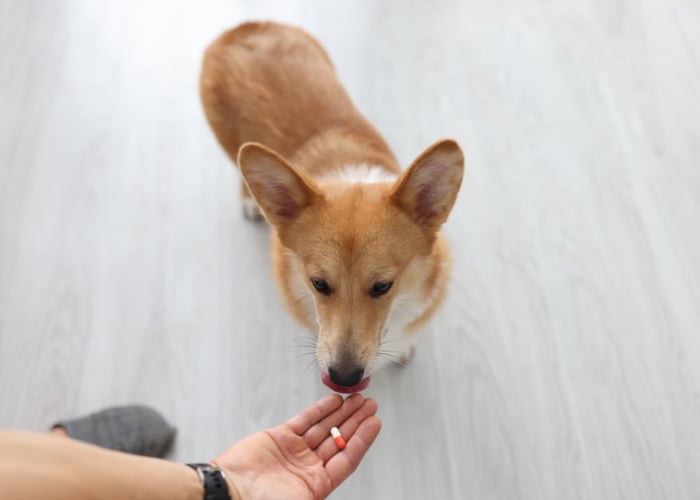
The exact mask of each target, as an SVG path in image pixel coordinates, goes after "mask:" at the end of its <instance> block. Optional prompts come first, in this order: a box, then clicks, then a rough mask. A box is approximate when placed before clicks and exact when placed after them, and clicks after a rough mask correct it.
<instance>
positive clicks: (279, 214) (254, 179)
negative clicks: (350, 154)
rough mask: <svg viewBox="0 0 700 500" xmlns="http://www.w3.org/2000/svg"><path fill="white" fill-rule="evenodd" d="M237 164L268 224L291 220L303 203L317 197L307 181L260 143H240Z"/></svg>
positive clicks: (283, 222) (300, 209)
mask: <svg viewBox="0 0 700 500" xmlns="http://www.w3.org/2000/svg"><path fill="white" fill-rule="evenodd" d="M238 167H239V168H240V170H241V174H242V175H243V179H244V180H245V182H246V184H247V185H248V189H249V190H250V192H251V194H252V195H253V198H255V201H256V202H257V203H258V206H260V209H261V210H262V211H263V214H264V215H265V218H266V219H267V220H268V222H269V223H270V224H274V225H276V226H280V225H284V224H286V223H289V222H291V221H292V220H294V219H295V218H296V217H297V216H298V215H299V213H300V212H301V211H302V210H303V209H304V207H307V206H309V205H310V204H312V203H313V202H314V201H315V200H317V199H319V198H320V197H321V194H320V193H319V192H318V191H317V190H316V189H315V188H314V187H313V186H312V184H311V181H309V180H308V179H305V178H304V176H303V175H302V174H301V173H299V172H298V171H297V170H296V169H295V168H294V167H293V166H292V165H290V164H289V162H288V161H287V160H285V159H284V158H282V157H281V156H280V155H278V154H277V153H275V152H274V151H273V150H271V149H269V148H267V147H265V146H263V145H262V144H257V143H254V142H249V143H246V144H244V145H243V146H242V147H241V148H240V149H239V150H238Z"/></svg>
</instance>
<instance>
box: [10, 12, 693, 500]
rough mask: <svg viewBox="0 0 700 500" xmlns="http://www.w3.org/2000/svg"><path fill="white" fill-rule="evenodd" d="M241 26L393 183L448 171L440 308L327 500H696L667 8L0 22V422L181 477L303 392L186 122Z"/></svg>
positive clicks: (677, 119)
mask: <svg viewBox="0 0 700 500" xmlns="http://www.w3.org/2000/svg"><path fill="white" fill-rule="evenodd" d="M261 4H264V5H261ZM428 4H430V6H429V5H428ZM251 18H273V19H277V20H281V21H288V22H293V23H297V24H301V25H302V26H304V27H305V28H307V29H308V30H309V31H310V32H312V33H313V34H315V35H316V36H317V37H318V38H319V39H320V40H321V41H322V42H323V43H324V44H325V46H326V47H327V48H328V50H329V52H330V54H331V56H332V58H333V59H334V61H335V64H336V67H337V70H338V72H339V74H340V75H341V78H342V79H343V81H344V82H345V84H346V85H347V88H348V90H349V91H350V94H351V95H352V96H353V97H354V99H355V101H356V103H357V105H358V107H359V108H360V109H361V110H362V111H363V112H364V113H365V114H366V115H367V116H368V117H369V118H370V119H371V120H372V121H373V123H375V124H376V126H377V127H378V128H379V130H381V131H382V132H383V133H384V134H385V136H386V138H387V140H388V141H389V143H390V144H391V145H392V147H393V148H394V149H395V151H396V153H397V155H398V157H399V159H400V160H401V161H402V163H404V164H407V163H408V162H409V161H410V160H411V159H412V158H413V157H414V156H416V155H417V154H418V153H419V152H420V151H421V150H422V149H423V148H424V147H426V146H427V145H429V144H430V143H431V142H433V141H434V140H436V139H438V138H440V137H444V136H451V137H455V138H456V139H458V140H459V141H460V143H461V144H462V146H463V148H464V150H465V153H466V157H467V173H466V177H465V182H464V184H463V189H462V192H461V194H460V197H459V201H458V203H457V205H456V207H455V210H454V212H453V214H452V216H451V218H450V220H449V222H448V224H447V226H446V233H447V235H448V237H449V239H450V240H451V241H452V244H453V248H454V260H455V263H454V276H453V279H452V282H451V290H450V294H449V298H448V300H447V302H446V304H445V305H444V307H443V308H442V309H441V312H440V314H439V315H438V316H437V318H436V319H435V320H434V321H433V322H432V323H431V324H430V326H429V328H428V329H427V331H426V334H425V335H424V336H423V337H421V339H420V341H419V345H418V350H417V354H416V357H415V359H414V361H413V363H412V364H411V365H410V366H408V367H406V368H403V369H400V368H390V369H388V370H386V371H384V372H382V373H380V374H378V375H377V376H375V377H374V378H373V381H372V385H371V387H370V388H369V390H368V391H367V394H368V395H371V396H373V397H374V398H376V399H377V400H378V402H379V414H380V416H381V417H382V419H383V421H384V429H383V431H382V434H381V435H380V437H379V439H378V441H377V443H376V445H375V446H374V448H373V449H372V450H371V452H370V453H369V455H368V457H367V459H366V461H365V462H364V463H363V464H362V465H361V467H360V468H359V469H358V472H357V473H356V474H355V475H354V476H353V477H352V478H351V479H350V480H349V481H348V482H347V484H345V485H344V486H343V487H342V488H341V489H340V490H339V491H338V492H337V493H336V494H335V495H334V498H337V499H345V498H347V499H350V498H353V499H356V498H369V499H425V498H432V499H436V500H437V499H475V500H486V499H489V500H490V499H503V500H513V499H527V500H534V499H537V500H540V499H551V500H563V499H594V500H600V499H610V500H617V499H623V498H624V499H633V500H641V499H669V500H682V499H697V498H699V496H698V495H700V493H699V492H700V472H699V471H700V98H699V96H700V30H698V26H699V25H700V3H698V2H697V1H695V0H673V1H667V0H639V1H637V2H625V1H621V0H612V1H611V0H589V1H586V2H574V1H573V0H572V1H570V2H551V1H544V0H538V1H536V0H527V1H519V0H512V1H508V0H503V1H495V2H494V1H490V0H468V1H459V2H458V1H440V2H394V1H390V0H382V1H377V0H361V1H353V2H315V1H310V0H309V1H303V2H289V1H283V0H279V1H276V2H255V1H252V0H250V1H233V0H222V1H218V2H191V1H190V2H185V1H182V2H174V1H165V0H161V1H155V0H152V1H144V2H137V1H124V2H118V1H112V2H94V1H91V0H84V1H74V0H63V1H60V2H59V1H54V0H45V1H40V0H23V1H15V0H0V426H2V427H19V428H25V429H35V430H42V429H45V428H46V427H47V426H48V425H49V424H50V423H51V422H52V421H53V420H54V419H57V418H59V417H65V416H70V415H74V414H78V413H84V412H88V411H91V410H94V409H97V408H100V407H102V406H105V405H113V404H120V403H126V402H134V401H136V402H142V403H147V404H150V405H153V406H155V407H156V408H158V409H160V410H161V411H162V412H163V413H164V414H165V415H166V416H167V417H168V418H169V419H170V420H171V421H172V422H173V423H174V424H175V425H176V426H177V427H178V428H179V435H178V439H177V446H176V448H175V450H174V452H173V455H172V458H173V459H174V460H180V461H184V460H207V459H210V458H212V457H213V456H214V454H216V453H217V452H219V451H221V450H222V449H224V448H225V447H226V446H227V445H228V444H229V443H231V442H233V441H234V440H235V439H237V438H239V437H241V436H244V435H246V434H248V433H250V432H253V431H255V430H259V429H260V428H262V427H264V426H269V425H272V424H275V423H277V422H280V421H281V420H283V419H285V418H286V417H288V416H290V415H292V414H293V413H295V412H296V411H297V410H299V409H301V408H303V407H304V406H306V405H307V404H308V403H310V402H312V401H314V400H315V399H316V398H317V397H319V396H321V395H323V394H325V393H326V392H327V390H326V389H325V388H324V387H323V386H322V384H321V383H320V381H319V374H318V373H317V371H316V370H315V369H313V368H309V367H308V366H307V365H308V363H309V357H307V356H305V354H306V353H307V352H308V351H306V350H305V348H304V344H303V342H302V341H301V340H300V339H302V338H303V335H304V332H303V331H302V330H301V329H300V328H299V327H297V326H295V325H294V324H293V323H292V321H291V319H290V316H288V315H287V313H286V312H285V310H284V309H283V307H282V305H281V300H280V297H279V296H278V294H277V291H276V289H275V288H274V286H273V284H272V281H271V276H270V270H269V264H268V250H267V243H268V230H267V228H266V227H265V226H256V225H252V224H250V223H248V222H247V221H245V220H244V219H243V218H242V217H241V213H240V207H239V205H238V194H237V193H238V190H237V189H238V187H237V186H238V180H239V179H238V173H237V172H236V171H235V170H234V169H233V168H232V167H231V166H230V164H229V162H228V160H227V159H226V158H225V157H224V154H223V153H222V151H221V150H220V149H219V147H218V145H217V144H216V142H215V141H214V138H213V135H212V133H211V132H210V130H209V129H208V127H207V125H206V123H205V121H204V118H203V114H202V111H201V107H200V104H199V100H198V94H197V79H198V70H199V64H200V60H201V55H202V52H203V50H204V48H205V46H206V45H207V43H208V42H209V41H210V40H211V39H213V38H214V37H215V36H217V35H218V34H219V33H220V32H221V31H223V30H224V29H226V28H228V27H231V26H233V25H235V24H237V23H239V22H240V21H243V20H246V19H251Z"/></svg>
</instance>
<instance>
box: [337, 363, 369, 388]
mask: <svg viewBox="0 0 700 500" xmlns="http://www.w3.org/2000/svg"><path fill="white" fill-rule="evenodd" d="M364 374H365V370H364V368H355V367H351V368H344V367H340V366H338V367H333V368H329V369H328V377H329V378H330V379H331V382H333V383H334V384H336V385H340V386H344V387H352V386H353V385H357V384H359V383H360V382H362V376H363V375H364Z"/></svg>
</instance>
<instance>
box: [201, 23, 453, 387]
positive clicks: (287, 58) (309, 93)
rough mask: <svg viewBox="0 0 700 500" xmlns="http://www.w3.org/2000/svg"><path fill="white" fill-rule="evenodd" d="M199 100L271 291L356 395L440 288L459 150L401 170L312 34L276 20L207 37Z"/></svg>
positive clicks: (440, 150) (449, 147) (332, 378)
mask: <svg viewBox="0 0 700 500" xmlns="http://www.w3.org/2000/svg"><path fill="white" fill-rule="evenodd" d="M200 94H201V99H202V103H203V107H204V112H205V115H206V118H207V121H208V122H209V124H210V126H211V128H212V129H213V131H214V134H215V135H216V138H217V140H218V142H219V143H220V144H221V146H222V147H223V149H224V150H225V151H226V153H227V154H228V156H229V157H230V159H231V160H232V161H233V162H234V164H237V165H238V168H239V169H240V172H241V174H242V177H243V183H242V201H243V212H244V215H245V216H246V217H248V218H253V219H254V218H258V217H261V215H262V216H264V218H265V219H266V220H267V221H268V222H269V224H270V225H271V226H272V228H273V230H272V234H271V246H272V265H273V271H274V275H275V278H276V281H277V285H278V287H279V289H280V290H281V294H282V296H283V298H284V301H285V303H286V305H287V307H288V309H289V310H290V311H291V313H292V314H293V315H294V317H295V318H296V319H297V320H298V321H299V322H301V324H303V325H305V326H306V327H307V328H308V329H309V330H311V331H312V332H314V333H315V334H316V337H315V338H316V340H315V355H316V358H317V361H318V365H319V367H320V369H321V379H322V381H323V382H324V383H325V384H326V385H327V386H328V387H330V388H331V389H332V390H334V391H337V392H341V393H354V392H359V391H362V390H364V389H365V388H366V387H367V385H368V384H369V382H370V377H371V375H372V374H373V373H375V372H376V370H377V369H378V368H379V367H381V366H383V365H384V364H385V363H386V362H387V361H388V360H390V361H396V362H399V363H401V364H405V363H406V362H407V361H408V360H409V359H410V358H411V356H412V355H413V343H414V340H415V338H416V335H417V333H418V330H419V328H420V327H421V326H422V325H423V324H424V323H425V322H426V320H428V318H429V317H430V316H431V315H432V314H433V313H434V312H435V310H436V308H437V307H438V305H439V304H440V302H441V301H442V300H443V298H444V295H445V290H446V284H447V282H448V277H449V263H450V258H449V249H448V245H447V243H446V241H445V239H444V238H443V236H442V235H441V234H440V227H441V226H442V224H443V223H444V222H445V221H446V220H447V217H448V215H449V213H450V211H451V210H452V207H453V205H454V203H455V200H456V198H457V193H458V191H459V188H460V185H461V182H462V176H463V172H464V157H463V154H462V151H461V149H460V147H459V145H458V144H457V143H456V142H455V141H454V140H450V139H445V140H441V141H438V142H436V143H435V144H433V145H432V146H430V147H428V148H427V149H426V150H425V151H424V152H423V153H422V154H421V155H420V156H418V158H417V159H416V160H415V161H414V162H413V163H412V164H411V166H410V167H409V168H408V169H407V170H406V171H402V169H401V168H400V167H399V164H398V162H397V160H396V158H395V157H394V154H393V153H392V151H391V150H390V149H389V146H387V144H386V142H385V141H384V139H383V138H382V137H381V136H380V135H379V133H378V132H377V131H376V130H375V128H374V127H373V126H372V125H371V124H370V123H369V122H368V121H367V120H366V119H365V118H364V117H363V116H362V115H361V114H360V113H359V112H358V111H357V109H356V108H355V106H354V105H353V103H352V101H351V100H350V97H349V96H348V94H347V92H346V91H345V89H344V88H343V86H342V85H341V83H340V81H339V80H338V77H337V76H336V73H335V70H334V67H333V64H332V63H331V60H330V58H329V57H328V55H327V54H326V52H325V50H324V49H323V47H322V46H321V45H320V44H319V42H317V41H316V40H315V39H314V38H313V37H311V36H310V35H309V34H307V33H306V32H304V31H303V30H301V29H300V28H297V27H293V26H287V25H283V24H278V23H273V22H251V23H245V24H242V25H240V26H238V27H236V28H234V29H232V30H230V31H228V32H225V33H224V34H223V35H221V36H220V37H219V38H217V39H216V40H215V41H214V42H212V43H211V45H210V46H209V47H208V48H207V50H206V52H205V55H204V59H203V63H202V72H201V78H200Z"/></svg>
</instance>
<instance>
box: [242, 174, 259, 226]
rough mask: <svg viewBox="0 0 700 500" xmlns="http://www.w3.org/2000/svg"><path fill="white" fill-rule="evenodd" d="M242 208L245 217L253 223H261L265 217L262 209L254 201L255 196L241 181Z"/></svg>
mask: <svg viewBox="0 0 700 500" xmlns="http://www.w3.org/2000/svg"><path fill="white" fill-rule="evenodd" d="M241 207H242V208H243V217H245V218H246V219H248V220H249V221H252V222H261V221H262V220H263V219H264V217H263V214H262V211H261V210H260V207H259V206H258V204H257V203H256V202H255V200H254V199H253V196H252V195H251V194H250V191H249V190H248V186H246V184H245V182H243V181H241Z"/></svg>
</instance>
